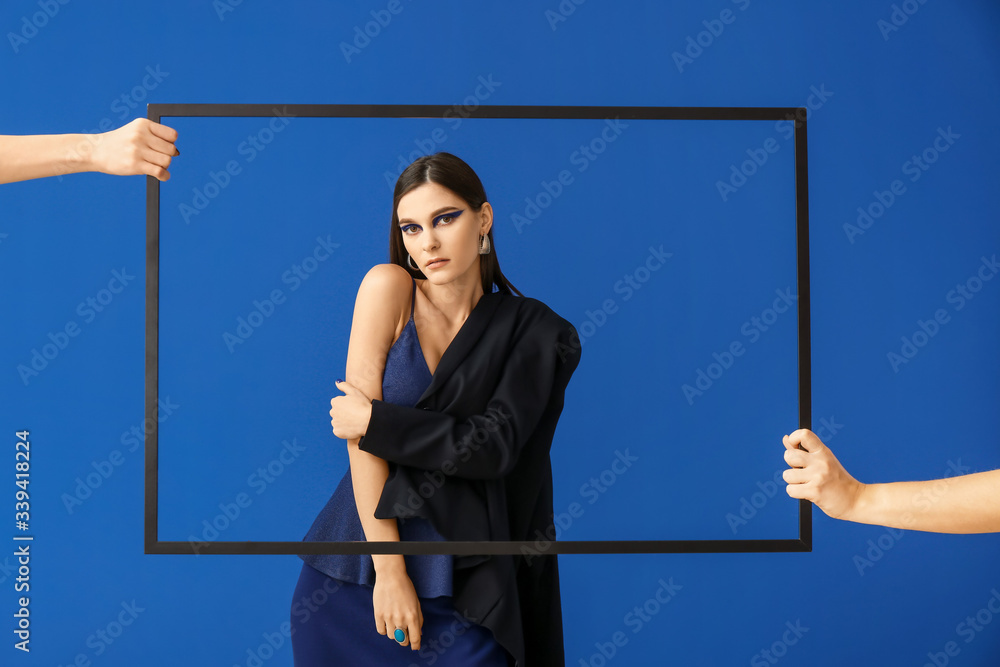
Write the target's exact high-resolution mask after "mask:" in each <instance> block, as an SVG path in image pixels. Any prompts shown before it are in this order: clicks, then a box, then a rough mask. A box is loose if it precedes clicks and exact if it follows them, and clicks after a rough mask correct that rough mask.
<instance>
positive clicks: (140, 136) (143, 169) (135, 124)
mask: <svg viewBox="0 0 1000 667" xmlns="http://www.w3.org/2000/svg"><path fill="white" fill-rule="evenodd" d="M90 141H91V143H92V146H85V145H84V147H85V148H89V149H90V150H89V152H90V155H89V156H87V157H88V158H89V161H90V165H91V167H92V168H93V169H94V170H95V171H101V172H104V173H105V174H115V175H118V176H132V175H136V174H146V175H149V176H155V177H156V178H157V179H159V180H161V181H166V180H169V178H170V172H168V171H167V168H168V167H169V166H170V160H171V158H173V157H175V156H177V155H180V151H179V150H177V147H176V146H174V142H175V141H177V130H175V129H173V128H170V127H167V126H166V125H161V124H160V123H154V122H153V121H151V120H149V119H147V118H136V119H135V120H133V121H132V122H131V123H129V124H128V125H123V126H122V127H119V128H118V129H117V130H111V131H110V132H104V133H103V134H98V135H94V136H93V137H92V139H91V140H90Z"/></svg>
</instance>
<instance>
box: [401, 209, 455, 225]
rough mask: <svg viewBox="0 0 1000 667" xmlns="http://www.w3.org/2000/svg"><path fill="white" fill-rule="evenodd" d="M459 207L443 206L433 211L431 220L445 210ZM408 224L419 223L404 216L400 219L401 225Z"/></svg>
mask: <svg viewBox="0 0 1000 667" xmlns="http://www.w3.org/2000/svg"><path fill="white" fill-rule="evenodd" d="M457 208H458V207H457V206H442V207H441V208H439V209H438V210H436V211H434V212H433V213H431V222H433V221H434V219H435V218H437V217H438V216H439V215H440V214H442V213H444V212H445V211H452V210H454V209H457ZM406 224H417V223H416V221H414V220H410V219H409V218H404V219H403V220H400V221H399V226H400V227H402V226H403V225H406Z"/></svg>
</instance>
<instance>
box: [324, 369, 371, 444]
mask: <svg viewBox="0 0 1000 667" xmlns="http://www.w3.org/2000/svg"><path fill="white" fill-rule="evenodd" d="M337 389H340V390H341V391H342V392H344V394H345V395H344V396H337V397H335V398H331V399H330V425H331V426H333V434H334V435H335V436H337V437H338V438H343V439H344V440H352V439H357V438H361V437H362V436H363V435H364V434H365V433H367V432H368V422H370V421H371V418H372V399H370V398H368V396H366V395H365V393H364V392H363V391H361V390H360V389H358V388H357V387H355V386H354V385H353V384H351V383H350V382H345V381H343V380H338V381H337Z"/></svg>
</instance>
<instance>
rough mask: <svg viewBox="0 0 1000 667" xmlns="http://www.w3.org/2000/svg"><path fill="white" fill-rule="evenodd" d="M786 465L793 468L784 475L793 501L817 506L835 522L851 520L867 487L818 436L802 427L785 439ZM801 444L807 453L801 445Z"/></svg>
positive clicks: (787, 490) (787, 489) (783, 440)
mask: <svg viewBox="0 0 1000 667" xmlns="http://www.w3.org/2000/svg"><path fill="white" fill-rule="evenodd" d="M782 442H783V443H784V445H785V463H787V464H788V465H790V466H792V468H793V469H791V470H786V471H785V472H784V473H782V478H783V479H784V480H785V481H786V482H787V483H788V486H787V487H786V489H785V491H786V492H787V493H788V495H789V496H791V497H792V498H804V499H805V500H808V501H810V502H813V503H815V504H816V505H817V506H819V508H820V509H821V510H823V511H824V512H826V514H827V515H828V516H831V517H833V518H834V519H846V520H848V521H850V520H851V517H850V514H851V511H852V510H853V509H854V506H855V504H856V503H857V501H858V498H859V497H860V496H861V494H862V492H863V491H864V488H865V485H864V484H862V483H861V482H859V481H858V480H856V479H854V478H853V477H852V476H851V475H850V473H848V472H847V470H845V469H844V466H842V465H841V464H840V461H838V460H837V457H836V456H834V455H833V452H831V451H830V449H829V448H828V447H827V446H826V445H825V444H823V441H822V440H820V439H819V436H817V435H816V434H815V433H813V432H812V431H810V430H809V429H807V428H800V429H799V430H797V431H793V432H792V433H791V434H790V435H786V436H784V437H783V438H782ZM800 444H801V445H802V447H803V448H804V451H803V450H802V449H799V448H798V446H799V445H800Z"/></svg>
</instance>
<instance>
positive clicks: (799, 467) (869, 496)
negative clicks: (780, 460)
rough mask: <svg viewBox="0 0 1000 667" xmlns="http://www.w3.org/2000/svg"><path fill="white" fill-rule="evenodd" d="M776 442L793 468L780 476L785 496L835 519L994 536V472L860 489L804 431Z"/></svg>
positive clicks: (997, 513)
mask: <svg viewBox="0 0 1000 667" xmlns="http://www.w3.org/2000/svg"><path fill="white" fill-rule="evenodd" d="M782 441H783V442H784V445H785V462H786V463H788V465H790V466H793V468H792V469H790V470H786V471H785V472H784V474H783V477H784V480H785V481H786V482H787V483H788V487H787V488H786V489H785V490H786V491H787V492H788V495H789V496H791V497H792V498H804V499H805V500H809V501H811V502H813V503H815V504H816V505H818V506H819V508H820V509H821V510H823V511H824V512H826V513H827V514H828V515H829V516H831V517H833V518H835V519H843V520H845V521H856V522H858V523H869V524H876V525H880V526H890V527H893V528H905V529H908V530H924V531H929V532H935V533H993V532H1000V470H990V471H986V472H977V473H973V474H970V475H959V476H957V477H947V478H944V479H935V480H929V481H924V482H892V483H887V484H863V483H861V482H859V481H857V480H856V479H854V477H852V476H851V475H850V473H848V472H847V470H845V469H844V466H842V465H841V464H840V461H838V460H837V457H836V456H834V455H833V452H832V451H830V448H829V447H827V446H826V445H825V444H823V441H822V440H820V439H819V437H817V436H816V434H815V433H813V432H812V431H810V430H809V429H799V430H797V431H794V432H793V433H791V434H790V435H786V436H784V438H783V439H782ZM800 444H801V445H802V447H804V448H805V450H804V451H803V450H802V449H798V446H799V445H800Z"/></svg>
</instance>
